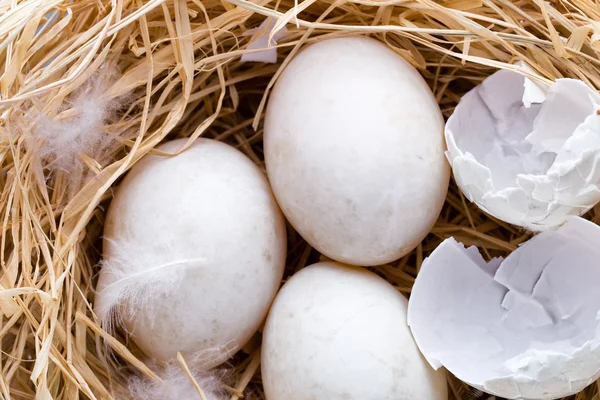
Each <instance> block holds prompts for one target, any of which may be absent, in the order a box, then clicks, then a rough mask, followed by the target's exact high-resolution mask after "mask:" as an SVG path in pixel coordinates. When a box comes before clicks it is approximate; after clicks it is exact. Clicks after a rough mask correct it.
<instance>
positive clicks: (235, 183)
mask: <svg viewBox="0 0 600 400" xmlns="http://www.w3.org/2000/svg"><path fill="white" fill-rule="evenodd" d="M185 140H187V139H181V140H175V141H172V142H168V143H166V144H164V145H162V146H159V149H160V150H162V151H164V152H167V153H174V152H176V151H177V150H179V149H180V148H181V147H182V145H183V144H184V143H185ZM104 236H105V241H104V261H103V267H102V270H101V272H100V278H99V284H98V293H97V296H96V312H97V314H98V315H99V317H100V318H102V319H103V320H105V321H109V320H110V319H111V317H112V315H111V314H114V313H116V314H117V315H116V316H117V317H120V318H121V319H122V320H123V322H124V326H125V327H126V329H127V330H128V331H129V332H130V333H131V334H132V336H133V340H134V341H135V343H136V344H137V345H138V346H139V347H140V348H141V349H142V350H143V351H144V352H145V353H146V354H147V355H148V356H150V357H153V358H157V359H159V360H162V361H168V360H170V359H173V358H174V357H175V356H176V355H177V352H178V351H180V352H182V353H183V354H184V355H186V356H188V360H194V361H196V362H197V363H198V364H200V365H201V366H202V367H203V368H210V367H212V366H214V365H217V364H219V363H221V362H223V361H224V360H225V359H227V358H228V357H229V356H231V355H233V353H235V352H236V351H237V350H238V349H239V348H240V347H241V346H243V345H244V343H245V342H246V341H247V340H248V339H249V338H250V337H251V336H252V335H253V334H254V333H255V331H256V330H257V329H258V327H259V325H260V324H261V322H262V321H263V320H264V317H265V316H266V314H267V311H268V308H269V306H270V304H271V301H272V299H273V297H274V296H275V293H276V291H277V289H278V288H279V284H280V281H281V277H282V275H283V268H284V265H285V253H286V238H285V224H284V220H283V217H282V215H281V213H280V211H279V209H278V207H277V204H276V202H275V199H274V198H273V196H272V194H271V191H270V188H269V185H268V183H267V180H266V177H265V176H264V175H263V173H262V172H261V171H260V170H259V168H258V167H257V166H256V165H254V164H253V163H252V161H250V159H248V158H247V157H246V156H245V155H244V154H242V153H241V152H239V151H238V150H236V149H234V148H233V147H231V146H228V145H226V144H223V143H220V142H217V141H213V140H208V139H198V140H197V141H196V142H195V143H194V144H193V145H192V146H191V147H190V148H188V149H187V150H185V151H184V152H183V153H181V154H179V155H177V156H174V157H164V156H159V155H152V156H146V157H145V158H144V159H143V160H141V161H140V162H139V163H138V164H136V165H135V167H134V168H133V169H132V170H131V172H129V174H128V175H127V176H126V178H125V179H124V180H123V183H122V184H121V185H120V186H119V188H118V190H117V192H116V194H115V197H114V199H113V201H112V203H111V205H110V209H109V212H108V216H107V220H106V224H105V228H104Z"/></svg>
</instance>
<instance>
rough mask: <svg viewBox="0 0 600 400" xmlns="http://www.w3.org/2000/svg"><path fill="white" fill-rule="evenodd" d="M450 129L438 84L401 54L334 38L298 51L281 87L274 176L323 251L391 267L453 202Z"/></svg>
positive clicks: (268, 133) (304, 231)
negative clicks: (449, 199)
mask: <svg viewBox="0 0 600 400" xmlns="http://www.w3.org/2000/svg"><path fill="white" fill-rule="evenodd" d="M443 126H444V121H443V118H442V115H441V112H440V109H439V106H438V104H437V102H436V100H435V98H434V96H433V94H432V93H431V91H430V89H429V87H428V86H427V84H426V83H425V81H424V80H423V78H422V77H421V76H420V74H419V73H418V72H417V71H416V70H415V69H414V68H413V67H412V66H411V65H410V64H408V63H407V62H406V61H405V60H404V59H402V58H401V57H400V56H399V55H398V54H396V53H395V52H393V51H392V50H390V49H389V48H387V47H386V46H385V45H383V44H381V43H380V42H378V41H376V40H373V39H368V38H365V37H345V38H336V39H330V40H324V41H321V42H318V43H316V44H313V45H310V46H308V47H307V48H305V49H303V50H302V51H301V52H300V53H299V54H298V55H296V56H295V57H294V59H293V60H292V61H291V62H290V63H289V65H288V66H287V67H286V68H285V70H284V72H283V73H282V75H281V76H280V77H279V79H278V80H277V83H276V84H275V86H274V88H273V92H272V93H271V97H270V100H269V104H268V107H267V112H266V116H265V132H264V147H265V160H266V165H267V172H268V176H269V180H270V182H271V186H272V187H273V191H274V193H275V196H276V198H277V200H278V202H279V204H280V206H281V208H282V211H283V213H284V214H285V216H286V217H287V219H288V220H289V221H290V223H291V224H292V225H293V226H294V228H295V229H296V230H297V231H298V232H299V233H300V234H301V235H302V237H303V238H304V239H306V240H307V241H308V242H309V243H310V244H311V245H312V246H313V247H315V248H316V249H318V250H319V251H320V252H321V253H323V254H325V255H326V256H327V257H329V258H331V259H335V260H337V261H341V262H345V263H348V264H354V265H375V264H383V263H387V262H390V261H393V260H395V259H397V258H399V257H401V256H403V255H405V254H407V253H408V252H410V251H411V250H412V249H414V248H415V247H416V246H417V245H418V243H419V242H420V241H421V240H422V239H423V238H424V237H425V236H426V235H427V233H428V232H429V230H430V228H431V226H432V225H433V224H434V223H435V221H436V219H437V217H438V215H439V212H440V210H441V207H442V205H443V203H444V198H445V195H446V192H447V189H448V182H449V168H448V165H447V163H446V161H445V160H444V155H443V154H444V150H445V148H444V140H443Z"/></svg>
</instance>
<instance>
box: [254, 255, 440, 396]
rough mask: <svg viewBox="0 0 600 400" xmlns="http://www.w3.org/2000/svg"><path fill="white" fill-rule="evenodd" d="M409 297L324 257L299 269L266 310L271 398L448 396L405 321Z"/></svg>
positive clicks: (265, 363) (266, 380)
mask: <svg viewBox="0 0 600 400" xmlns="http://www.w3.org/2000/svg"><path fill="white" fill-rule="evenodd" d="M406 306H407V301H406V299H405V298H404V297H403V296H402V295H401V294H400V293H399V292H398V291H397V290H396V289H394V287H393V286H392V285H390V284H389V283H387V282H386V281H385V280H383V279H382V278H380V277H378V276H377V275H375V274H374V273H372V272H369V271H367V270H364V269H359V268H355V267H347V266H343V265H341V264H337V263H332V262H322V263H318V264H314V265H312V266H309V267H307V268H304V269H302V270H301V271H300V272H298V273H296V274H295V275H294V276H293V277H292V278H291V279H290V280H289V281H288V282H287V283H286V284H285V285H284V286H283V288H282V290H281V291H280V292H279V294H278V295H277V297H276V298H275V301H274V303H273V307H272V308H271V311H270V312H269V316H268V318H267V323H266V325H265V329H264V336H263V347H262V363H261V365H262V377H263V385H264V389H265V395H266V398H267V399H268V400H314V399H319V400H322V399H327V400H399V399H402V400H425V399H427V400H445V399H447V392H446V380H445V374H444V373H443V372H441V371H437V372H434V370H433V369H432V368H431V367H429V365H427V362H426V361H425V360H424V359H423V357H422V356H421V354H420V353H419V351H418V349H417V347H416V345H415V342H414V340H413V338H412V336H411V334H410V331H409V329H408V326H407V325H406Z"/></svg>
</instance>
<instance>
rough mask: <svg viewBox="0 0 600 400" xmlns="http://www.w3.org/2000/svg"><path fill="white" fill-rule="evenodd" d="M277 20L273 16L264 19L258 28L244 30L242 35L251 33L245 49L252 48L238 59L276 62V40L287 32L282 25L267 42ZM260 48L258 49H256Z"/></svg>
mask: <svg viewBox="0 0 600 400" xmlns="http://www.w3.org/2000/svg"><path fill="white" fill-rule="evenodd" d="M276 24H277V20H276V19H275V18H267V19H265V20H264V21H263V22H262V23H261V24H260V26H259V27H258V28H253V29H248V30H247V31H246V32H244V34H243V35H244V36H248V35H251V38H250V44H248V46H247V47H246V50H254V51H252V52H248V53H244V54H243V55H242V58H241V59H240V61H242V62H262V63H270V64H274V63H276V62H277V47H276V46H277V41H278V40H279V39H281V38H283V37H285V35H286V34H287V28H286V27H285V26H284V27H283V28H282V29H281V30H278V31H277V32H275V33H274V34H273V38H272V40H271V41H270V42H269V37H270V35H271V32H272V31H273V29H275V25H276ZM257 50H260V51H257Z"/></svg>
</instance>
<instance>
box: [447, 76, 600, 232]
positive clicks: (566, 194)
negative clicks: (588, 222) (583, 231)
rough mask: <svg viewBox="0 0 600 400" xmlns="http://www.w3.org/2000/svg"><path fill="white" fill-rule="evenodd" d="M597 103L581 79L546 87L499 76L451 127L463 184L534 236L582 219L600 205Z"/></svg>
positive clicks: (455, 166)
mask: <svg viewBox="0 0 600 400" xmlns="http://www.w3.org/2000/svg"><path fill="white" fill-rule="evenodd" d="M521 66H522V67H524V69H526V70H527V67H526V66H524V65H521ZM599 104H600V96H599V95H598V93H597V92H596V91H594V90H592V89H591V88H589V87H588V86H586V85H585V84H584V83H583V82H582V81H580V80H576V79H559V80H557V81H556V82H555V83H553V84H552V85H550V86H548V85H543V84H538V83H534V82H533V81H532V80H530V79H529V78H526V77H525V76H523V75H521V74H519V73H516V72H513V71H509V70H501V71H498V72H496V73H495V74H493V75H491V76H490V77H488V78H487V79H485V80H484V81H483V83H482V84H481V85H479V86H477V87H476V88H474V89H473V90H471V91H470V92H469V93H467V94H466V95H465V96H463V98H462V99H461V101H460V102H459V104H458V106H457V107H456V110H455V111H454V113H453V114H452V116H451V117H450V118H449V120H448V123H447V125H446V130H445V136H446V143H447V146H448V151H447V152H446V156H447V158H448V160H449V161H450V164H451V165H452V170H453V172H454V177H455V178H456V182H457V183H458V186H459V187H460V189H461V190H462V192H463V193H464V194H465V196H466V197H467V198H468V199H469V200H470V201H472V202H474V203H476V204H477V205H478V206H479V207H480V208H481V209H482V210H484V211H485V212H487V213H488V214H491V215H492V216H494V217H496V218H498V219H501V220H503V221H505V222H509V223H511V224H514V225H519V226H521V227H524V228H527V229H530V230H532V231H542V230H545V229H547V228H550V227H553V226H558V225H560V224H562V223H563V222H564V221H565V218H566V217H567V216H568V215H582V214H583V213H585V212H586V211H587V210H589V209H590V208H591V207H593V206H594V205H595V204H596V203H597V202H598V201H600V189H599V185H600V167H599V166H598V160H599V159H600V116H599V115H597V111H598V108H599Z"/></svg>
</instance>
